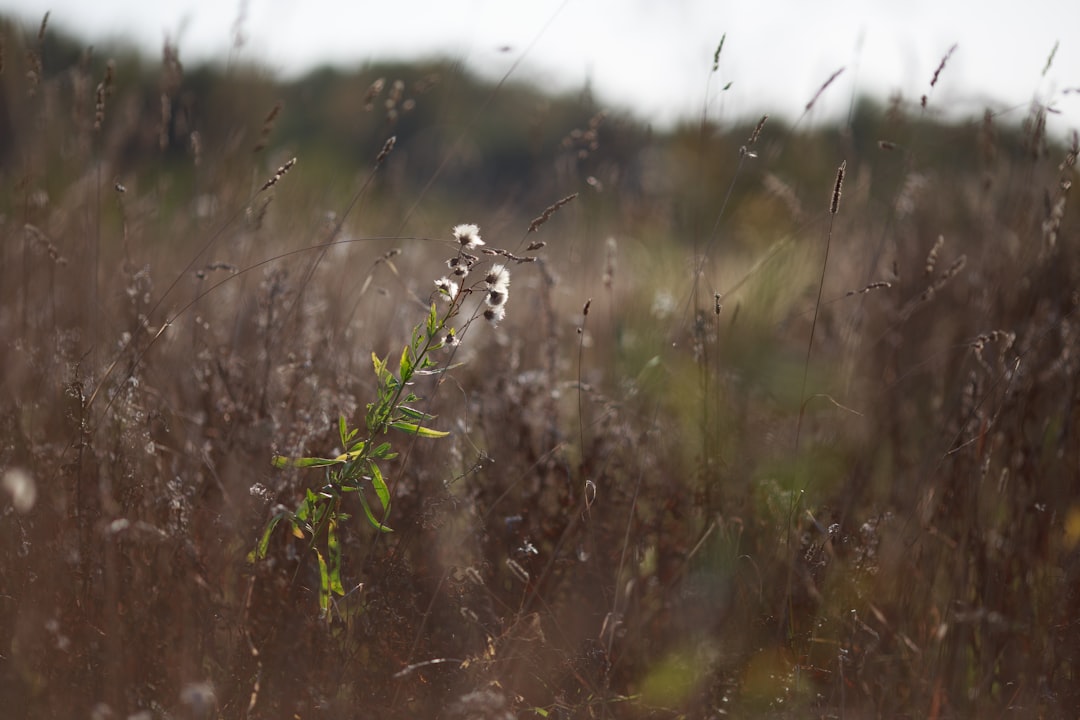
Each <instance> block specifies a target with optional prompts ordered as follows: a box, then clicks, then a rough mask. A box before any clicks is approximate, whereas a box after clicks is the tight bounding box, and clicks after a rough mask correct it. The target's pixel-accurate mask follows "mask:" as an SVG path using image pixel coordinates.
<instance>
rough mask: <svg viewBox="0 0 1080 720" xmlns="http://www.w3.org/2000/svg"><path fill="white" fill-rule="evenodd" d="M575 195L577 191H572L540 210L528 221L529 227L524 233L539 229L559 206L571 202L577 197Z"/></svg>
mask: <svg viewBox="0 0 1080 720" xmlns="http://www.w3.org/2000/svg"><path fill="white" fill-rule="evenodd" d="M577 196H578V194H577V193H573V194H571V195H567V196H566V197H564V198H563V199H562V200H559V201H557V202H555V203H554V204H552V205H548V207H547V208H546V209H545V210H544V212H542V213H541V214H540V215H539V216H538V217H535V218H533V221H532V222H531V223H529V229H528V230H526V231H525V234H526V235H528V234H529V233H534V232H536V231H537V230H539V229H540V226H541V225H543V224H544V223H546V222H547V221H548V220H550V219H551V216H552V215H554V214H555V213H556V212H558V211H559V208H561V207H563V206H564V205H568V204H569V203H571V202H573V201H574V199H575V198H577Z"/></svg>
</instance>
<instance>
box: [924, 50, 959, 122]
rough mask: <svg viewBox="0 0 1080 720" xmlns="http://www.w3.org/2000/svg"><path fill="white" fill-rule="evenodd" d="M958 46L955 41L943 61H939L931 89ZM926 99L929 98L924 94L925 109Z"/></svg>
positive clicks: (931, 82) (931, 80)
mask: <svg viewBox="0 0 1080 720" xmlns="http://www.w3.org/2000/svg"><path fill="white" fill-rule="evenodd" d="M956 48H957V44H956V43H953V45H952V47H950V48H949V51H948V52H946V53H945V55H944V56H943V57H942V58H941V62H940V63H938V66H937V69H936V70H934V77H932V78H930V89H931V90H933V89H934V86H935V85H937V81H938V77H940V75H941V71H942V70H944V69H945V64H946V63H947V62H949V58H951V57H952V54H953V53H954V52H956ZM926 100H927V96H926V95H923V96H922V99H921V100H920V104H921V105H922V107H923V108H924V109H925V108H926Z"/></svg>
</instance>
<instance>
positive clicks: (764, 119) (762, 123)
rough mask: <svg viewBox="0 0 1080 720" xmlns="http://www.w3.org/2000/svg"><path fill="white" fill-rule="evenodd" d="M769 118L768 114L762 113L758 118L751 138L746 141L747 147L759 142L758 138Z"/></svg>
mask: <svg viewBox="0 0 1080 720" xmlns="http://www.w3.org/2000/svg"><path fill="white" fill-rule="evenodd" d="M768 120H769V116H768V115H762V116H761V119H760V120H758V123H757V125H755V126H754V132H752V133H750V139H749V140H747V141H746V147H748V148H751V147H754V145H755V144H756V143H757V141H758V138H759V137H760V136H761V129H762V128H763V127H765V123H766V122H767V121H768Z"/></svg>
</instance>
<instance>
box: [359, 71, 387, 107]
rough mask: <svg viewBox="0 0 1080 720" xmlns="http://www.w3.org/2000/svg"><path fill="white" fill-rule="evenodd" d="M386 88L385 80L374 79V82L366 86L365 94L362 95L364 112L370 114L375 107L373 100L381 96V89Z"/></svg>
mask: <svg viewBox="0 0 1080 720" xmlns="http://www.w3.org/2000/svg"><path fill="white" fill-rule="evenodd" d="M385 86H386V78H376V79H375V82H373V83H371V85H370V86H368V89H367V92H366V93H364V111H365V112H371V110H372V108H374V107H375V100H377V99H378V97H379V95H381V94H382V91H383V88H384V87H385Z"/></svg>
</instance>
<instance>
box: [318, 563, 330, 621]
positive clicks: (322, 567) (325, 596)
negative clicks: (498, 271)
mask: <svg viewBox="0 0 1080 720" xmlns="http://www.w3.org/2000/svg"><path fill="white" fill-rule="evenodd" d="M315 554H316V555H318V556H319V610H321V611H322V614H323V616H324V617H327V618H329V615H330V572H329V571H328V570H327V568H326V559H325V558H324V557H323V556H322V553H321V552H319V551H318V549H316V550H315Z"/></svg>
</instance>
